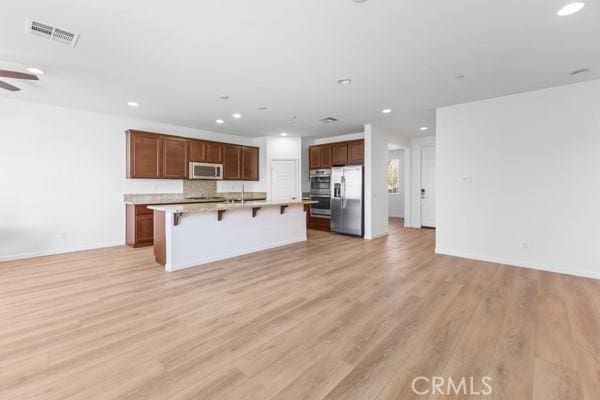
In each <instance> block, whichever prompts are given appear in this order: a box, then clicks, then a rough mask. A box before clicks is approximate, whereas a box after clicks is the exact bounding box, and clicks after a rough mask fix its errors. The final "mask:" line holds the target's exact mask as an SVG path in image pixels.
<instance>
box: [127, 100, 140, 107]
mask: <svg viewBox="0 0 600 400" xmlns="http://www.w3.org/2000/svg"><path fill="white" fill-rule="evenodd" d="M127 105H128V106H129V107H137V106H139V104H138V103H136V102H135V101H130V102H128V103H127Z"/></svg>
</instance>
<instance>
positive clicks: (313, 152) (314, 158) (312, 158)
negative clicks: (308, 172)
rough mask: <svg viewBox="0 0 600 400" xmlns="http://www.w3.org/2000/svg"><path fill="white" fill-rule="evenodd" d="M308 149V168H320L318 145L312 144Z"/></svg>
mask: <svg viewBox="0 0 600 400" xmlns="http://www.w3.org/2000/svg"><path fill="white" fill-rule="evenodd" d="M308 151H309V153H308V158H309V164H310V169H319V168H321V149H320V148H319V147H318V146H312V147H310V148H309V150H308Z"/></svg>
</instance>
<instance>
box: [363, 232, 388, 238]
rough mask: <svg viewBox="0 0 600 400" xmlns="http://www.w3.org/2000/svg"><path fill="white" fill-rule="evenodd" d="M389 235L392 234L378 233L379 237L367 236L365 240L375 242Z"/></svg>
mask: <svg viewBox="0 0 600 400" xmlns="http://www.w3.org/2000/svg"><path fill="white" fill-rule="evenodd" d="M389 234H390V233H389V232H382V233H378V234H377V235H371V236H365V239H367V240H375V239H379V238H381V237H384V236H388V235H389Z"/></svg>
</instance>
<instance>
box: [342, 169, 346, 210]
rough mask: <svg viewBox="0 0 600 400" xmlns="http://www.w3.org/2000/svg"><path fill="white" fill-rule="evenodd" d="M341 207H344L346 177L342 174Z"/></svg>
mask: <svg viewBox="0 0 600 400" xmlns="http://www.w3.org/2000/svg"><path fill="white" fill-rule="evenodd" d="M342 208H346V178H345V177H344V176H342Z"/></svg>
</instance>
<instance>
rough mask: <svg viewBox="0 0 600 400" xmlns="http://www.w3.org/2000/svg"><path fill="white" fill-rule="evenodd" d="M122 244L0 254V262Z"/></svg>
mask: <svg viewBox="0 0 600 400" xmlns="http://www.w3.org/2000/svg"><path fill="white" fill-rule="evenodd" d="M124 245H125V242H107V243H97V244H91V245H83V246H74V247H65V248H63V249H53V250H44V251H34V252H30V253H20V254H11V255H8V256H0V262H2V261H14V260H23V259H26V258H33V257H44V256H53V255H56V254H64V253H74V252H76V251H84V250H94V249H101V248H104V247H114V246H124Z"/></svg>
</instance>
